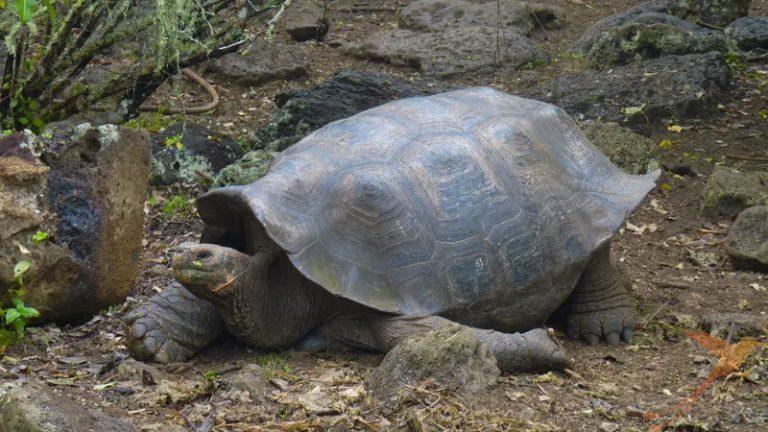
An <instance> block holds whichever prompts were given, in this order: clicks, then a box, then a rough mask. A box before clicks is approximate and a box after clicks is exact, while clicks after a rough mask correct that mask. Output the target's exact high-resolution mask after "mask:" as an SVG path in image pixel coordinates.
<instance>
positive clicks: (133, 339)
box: [123, 283, 224, 363]
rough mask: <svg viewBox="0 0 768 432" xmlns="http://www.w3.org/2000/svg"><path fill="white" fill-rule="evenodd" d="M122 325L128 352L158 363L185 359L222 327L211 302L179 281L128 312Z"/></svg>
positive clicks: (215, 334)
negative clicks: (198, 295)
mask: <svg viewBox="0 0 768 432" xmlns="http://www.w3.org/2000/svg"><path fill="white" fill-rule="evenodd" d="M123 327H124V331H125V334H126V335H127V336H128V350H129V351H130V353H131V355H132V356H133V357H135V358H137V359H140V360H152V361H156V362H159V363H172V362H183V361H185V360H187V359H189V358H190V357H192V356H193V355H194V354H195V353H196V352H197V351H199V350H201V349H202V348H204V347H205V346H207V345H208V344H209V343H211V342H212V341H213V340H214V339H216V338H217V337H218V336H219V335H220V334H221V333H222V331H223V330H224V325H223V323H222V321H221V319H220V318H219V316H218V315H217V314H216V311H215V310H214V308H213V305H212V304H211V303H210V302H208V301H206V300H203V299H201V298H198V297H195V296H194V295H192V293H190V292H189V291H187V289H186V288H184V287H183V286H182V285H181V284H179V283H173V284H171V285H170V286H168V287H167V288H166V289H164V290H163V291H162V292H161V293H159V294H157V295H154V296H152V297H150V298H149V299H148V300H147V301H146V302H144V303H142V304H140V305H139V306H138V307H136V308H135V309H133V310H132V311H131V312H129V313H128V315H126V316H125V318H123Z"/></svg>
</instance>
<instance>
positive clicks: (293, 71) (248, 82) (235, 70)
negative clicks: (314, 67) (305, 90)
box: [203, 38, 309, 87]
mask: <svg viewBox="0 0 768 432" xmlns="http://www.w3.org/2000/svg"><path fill="white" fill-rule="evenodd" d="M203 66H204V70H205V72H214V73H216V74H218V75H219V76H220V77H222V78H224V79H226V80H227V81H229V82H234V83H235V84H237V85H240V86H244V87H248V86H257V85H260V84H263V83H265V82H269V81H276V80H284V79H285V80H287V79H295V78H302V77H305V76H306V75H307V70H308V69H309V55H308V53H307V50H306V49H305V48H304V47H302V46H300V45H287V44H282V43H280V42H274V41H273V42H267V41H265V40H264V39H263V38H257V40H256V41H255V42H254V43H253V44H252V45H251V46H249V47H248V48H247V49H244V50H243V51H240V52H236V53H231V54H227V55H224V56H222V57H220V58H218V59H214V60H211V61H209V62H206V63H205V64H204V65H203Z"/></svg>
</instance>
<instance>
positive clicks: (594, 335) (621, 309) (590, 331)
mask: <svg viewBox="0 0 768 432" xmlns="http://www.w3.org/2000/svg"><path fill="white" fill-rule="evenodd" d="M580 306H582V308H580V309H589V310H586V311H584V312H574V311H572V312H570V313H569V314H568V318H567V324H566V325H567V327H566V331H567V333H568V337H570V338H571V339H583V340H585V341H587V342H588V343H589V344H590V345H595V344H597V343H598V342H600V341H601V340H603V341H605V342H607V343H608V345H612V346H616V345H619V343H621V341H624V342H626V343H630V342H632V331H633V329H634V328H635V312H634V310H633V308H632V307H630V306H616V307H609V308H607V309H602V310H600V308H599V306H600V305H599V304H596V305H593V307H591V308H588V307H587V308H585V307H584V306H588V305H580Z"/></svg>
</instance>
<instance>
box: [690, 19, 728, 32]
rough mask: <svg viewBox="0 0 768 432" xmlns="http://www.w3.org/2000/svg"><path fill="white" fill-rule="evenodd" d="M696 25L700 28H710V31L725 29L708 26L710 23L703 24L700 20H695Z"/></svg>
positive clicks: (712, 25)
mask: <svg viewBox="0 0 768 432" xmlns="http://www.w3.org/2000/svg"><path fill="white" fill-rule="evenodd" d="M696 24H698V25H700V26H702V27H706V28H711V29H712V30H720V31H723V30H725V28H723V27H720V26H716V25H714V24H710V23H707V22H704V21H702V20H696Z"/></svg>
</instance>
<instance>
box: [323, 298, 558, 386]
mask: <svg viewBox="0 0 768 432" xmlns="http://www.w3.org/2000/svg"><path fill="white" fill-rule="evenodd" d="M450 322H451V321H449V320H448V319H445V318H442V317H437V316H427V317H404V316H393V315H388V314H383V313H377V312H363V313H361V314H359V315H350V316H344V317H337V318H336V319H334V320H331V321H330V322H328V323H326V324H324V325H323V326H321V327H320V328H318V330H317V332H316V334H315V337H321V336H322V337H324V338H325V340H329V339H330V340H334V341H335V342H337V343H341V344H342V345H346V346H350V347H353V348H362V349H368V350H371V351H378V352H389V350H391V349H392V348H394V347H395V345H397V344H398V343H400V342H401V341H402V340H403V339H405V338H406V337H408V336H411V335H413V334H417V333H421V332H426V331H430V330H435V329H438V328H440V327H442V326H444V325H446V324H448V323H450ZM459 325H461V324H459ZM470 328H471V329H472V330H473V331H474V332H475V334H476V335H477V338H478V340H479V341H480V342H481V343H483V344H485V345H486V346H487V347H488V349H489V350H490V351H491V353H492V354H493V355H494V357H496V362H497V364H498V366H499V369H501V370H502V371H503V372H522V371H532V370H553V369H562V368H564V367H566V366H567V365H568V363H569V360H568V358H567V357H566V355H565V352H564V351H563V349H562V348H561V347H560V345H558V344H557V343H556V342H555V341H554V340H553V339H552V338H551V337H550V336H549V333H548V332H547V331H546V330H545V329H534V330H531V331H528V332H525V333H514V334H511V333H501V332H498V331H494V330H484V329H478V328H474V327H470Z"/></svg>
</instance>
